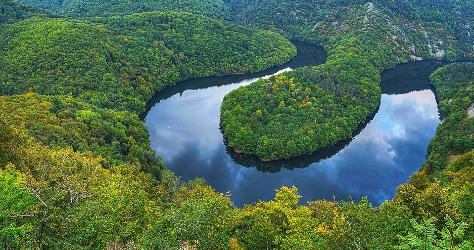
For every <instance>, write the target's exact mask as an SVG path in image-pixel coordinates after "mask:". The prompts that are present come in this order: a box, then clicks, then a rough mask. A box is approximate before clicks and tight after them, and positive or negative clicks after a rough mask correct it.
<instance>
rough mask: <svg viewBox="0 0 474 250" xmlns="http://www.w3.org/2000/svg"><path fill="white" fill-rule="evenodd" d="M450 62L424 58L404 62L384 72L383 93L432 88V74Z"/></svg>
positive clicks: (381, 85)
mask: <svg viewBox="0 0 474 250" xmlns="http://www.w3.org/2000/svg"><path fill="white" fill-rule="evenodd" d="M446 64H448V62H446V61H440V60H423V61H416V62H409V63H403V64H399V65H397V66H395V67H394V68H392V69H388V70H385V71H384V72H383V73H382V82H381V84H380V87H381V89H382V94H404V93H408V92H411V91H419V90H426V89H432V88H433V87H432V85H431V83H430V75H431V73H433V72H434V71H435V70H436V69H437V68H439V67H440V66H443V65H446Z"/></svg>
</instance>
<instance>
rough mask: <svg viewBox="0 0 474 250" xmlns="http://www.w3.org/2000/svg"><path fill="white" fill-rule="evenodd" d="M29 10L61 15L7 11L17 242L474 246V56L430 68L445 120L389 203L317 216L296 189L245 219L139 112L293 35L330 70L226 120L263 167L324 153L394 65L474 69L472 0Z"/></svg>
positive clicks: (5, 158)
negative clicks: (181, 165) (175, 88)
mask: <svg viewBox="0 0 474 250" xmlns="http://www.w3.org/2000/svg"><path fill="white" fill-rule="evenodd" d="M18 2H20V3H26V4H31V5H34V6H36V7H41V8H45V9H47V10H48V11H46V10H41V9H38V8H35V7H32V6H29V5H28V6H27V5H23V4H20V3H15V2H13V1H11V0H2V1H1V2H0V11H1V12H0V34H1V36H0V65H2V67H0V94H1V96H0V109H1V110H2V111H1V112H0V142H1V143H0V211H1V212H0V248H3V249H25V248H45V249H49V248H53V249H54V248H59V249H62V248H64V249H78V248H85V249H89V248H93V249H97V248H114V249H143V248H150V249H177V248H194V247H195V248H198V249H216V248H217V249H244V248H245V249H268V248H277V249H355V248H357V249H422V248H423V249H426V248H429V249H446V248H448V249H470V248H472V247H473V246H474V242H473V241H474V234H473V232H474V197H473V194H474V184H473V183H474V179H473V178H474V172H473V162H474V149H473V146H474V145H473V136H472V135H473V134H474V122H473V121H474V106H473V102H474V96H473V85H474V76H473V74H472V73H473V72H474V64H472V63H455V64H451V65H448V66H444V67H442V68H440V69H438V70H437V71H436V72H435V73H433V74H432V75H431V81H432V83H433V86H434V88H435V91H436V94H437V96H438V100H439V108H440V111H441V113H442V116H443V118H444V120H443V123H442V124H441V125H440V126H439V128H438V130H437V134H436V136H435V138H434V139H433V141H432V142H431V144H430V146H429V149H428V152H429V155H428V156H427V161H426V163H425V164H424V165H423V166H422V168H421V169H420V171H419V172H417V173H416V174H414V175H413V176H412V177H411V179H410V180H409V182H408V183H406V184H402V185H400V186H399V187H398V189H397V194H396V196H395V197H394V198H393V199H392V200H391V201H387V202H385V203H383V204H382V205H381V206H380V207H373V206H372V205H371V204H369V203H368V201H367V200H366V199H363V200H361V201H360V202H357V201H341V202H336V201H325V200H319V201H312V202H309V203H308V204H304V205H302V204H299V203H300V202H299V199H300V196H299V194H298V189H297V188H296V187H282V188H281V189H279V190H277V191H276V194H275V198H274V199H273V200H271V201H266V202H265V201H260V202H257V203H255V204H249V205H247V206H245V207H244V208H236V207H235V206H234V205H233V203H232V201H231V199H230V197H229V195H227V194H226V195H224V194H220V193H217V192H215V191H214V190H213V189H212V188H211V187H209V186H208V185H207V184H206V183H205V180H200V179H197V180H195V181H191V182H182V181H181V180H180V179H179V178H178V177H176V176H175V175H174V174H173V173H170V172H169V171H166V170H165V169H164V166H163V165H162V162H161V160H160V159H159V158H158V157H157V156H155V154H154V152H153V151H152V150H151V148H150V145H149V140H148V133H147V131H146V129H145V127H144V126H143V124H142V123H141V121H140V119H139V115H140V114H141V113H142V112H144V110H145V104H146V102H147V101H148V100H150V98H151V97H152V95H153V94H154V93H156V92H158V91H160V90H162V89H163V88H164V87H165V86H168V85H172V84H175V83H177V82H178V81H181V80H185V79H189V78H196V77H205V76H212V75H226V74H236V73H244V72H254V71H260V70H263V69H266V68H269V67H272V66H274V65H280V64H282V63H284V62H286V61H288V60H289V59H290V58H291V57H293V56H294V55H295V53H296V50H295V47H294V46H292V45H291V43H290V42H289V41H288V40H286V39H284V38H283V37H282V35H283V36H285V37H287V38H292V39H298V40H303V41H307V42H311V43H315V44H320V45H322V46H324V47H325V49H326V50H327V52H328V60H327V62H326V63H325V64H323V65H319V66H315V67H307V68H303V69H296V70H294V71H292V72H289V73H285V74H282V75H277V76H274V77H272V78H269V79H267V80H259V81H257V82H256V83H254V84H251V85H250V86H248V87H245V88H240V89H237V90H236V91H234V92H232V93H230V94H229V95H228V96H226V98H225V100H224V103H223V106H222V117H221V118H222V120H221V122H222V124H221V125H222V129H223V133H224V136H225V137H226V138H227V142H228V144H229V145H230V146H232V147H235V148H238V149H241V150H243V151H244V152H247V153H252V154H257V155H258V156H260V157H261V158H263V159H265V158H267V159H279V158H289V157H292V156H294V155H300V154H307V153H311V152H312V151H314V150H315V149H316V148H318V147H324V146H325V145H330V144H332V143H334V142H336V141H338V140H341V139H344V138H348V137H351V136H352V133H353V131H354V130H355V129H356V127H358V126H359V125H360V124H364V123H365V120H366V118H367V117H368V116H370V115H371V114H372V113H373V112H374V111H375V110H376V108H377V107H378V104H379V102H380V86H379V83H380V73H381V72H382V71H383V70H384V69H386V68H389V67H391V66H394V65H395V64H398V63H402V62H406V61H410V60H418V59H420V58H438V59H439V58H442V59H447V60H455V59H463V58H472V57H473V54H474V53H473V50H474V46H473V45H474V42H473V37H472V36H471V33H472V34H474V30H473V29H474V20H473V18H474V15H473V10H474V6H473V2H472V1H458V0H443V1H426V0H415V1H387V0H374V1H371V2H368V1H362V0H358V1H345V0H344V1H322V0H313V1H304V0H296V1H274V0H267V1H257V0H227V1H211V0H209V1H206V0H205V1H202V0H199V1H166V0H155V1H151V0H150V1H122V0H118V1H90V0H64V1H62V0H61V1H59V0H22V1H18ZM49 11H52V12H49ZM150 11H153V12H150ZM157 11H158V12H157ZM163 11H164V12H163ZM188 12H192V13H194V14H191V13H188ZM79 17H81V19H74V18H79ZM239 24H240V25H243V26H238V25H239ZM273 32H277V33H280V35H279V34H277V33H273Z"/></svg>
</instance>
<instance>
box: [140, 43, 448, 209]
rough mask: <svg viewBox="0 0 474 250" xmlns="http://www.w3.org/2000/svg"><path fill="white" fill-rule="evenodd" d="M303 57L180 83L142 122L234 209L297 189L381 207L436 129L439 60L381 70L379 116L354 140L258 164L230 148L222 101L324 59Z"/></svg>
mask: <svg viewBox="0 0 474 250" xmlns="http://www.w3.org/2000/svg"><path fill="white" fill-rule="evenodd" d="M297 45H298V52H299V56H298V57H297V58H296V59H295V60H293V61H292V62H290V63H289V64H287V65H284V66H282V67H279V68H275V69H272V70H269V71H266V72H263V73H259V74H248V75H240V76H232V77H213V78H207V79H199V80H192V81H187V82H183V83H180V84H178V85H176V86H173V87H170V88H168V89H165V90H164V91H162V92H160V93H159V94H158V95H157V96H156V97H155V103H154V104H153V105H152V106H151V107H150V108H151V109H150V111H149V112H148V114H147V116H146V118H145V125H146V127H147V128H148V131H149V133H150V139H151V147H152V148H153V149H154V150H155V151H156V152H157V154H159V155H160V156H162V157H163V161H164V163H165V165H166V167H167V168H168V169H170V170H172V171H173V172H175V173H176V175H178V176H181V177H182V178H183V180H191V179H194V178H197V177H202V178H204V179H205V180H206V181H207V182H208V183H209V184H210V185H211V186H212V187H214V188H215V189H216V190H217V191H218V192H222V193H227V192H229V193H230V194H231V199H232V200H233V201H234V203H235V204H236V205H237V206H242V205H243V204H247V203H254V202H256V201H258V200H264V201H268V200H270V199H272V198H273V197H274V194H275V189H278V188H280V187H281V186H283V185H284V186H293V185H294V186H297V187H298V189H299V193H300V195H302V197H303V198H302V201H303V202H304V201H307V200H315V199H329V200H333V199H336V200H343V199H350V197H351V198H352V199H354V200H359V199H360V198H361V197H363V196H368V198H369V201H370V202H372V203H373V204H374V205H379V204H380V203H382V202H383V201H384V200H387V199H391V198H392V197H393V195H394V194H395V192H396V190H395V189H396V187H397V186H398V185H400V184H401V183H403V182H406V181H407V180H408V178H409V177H410V175H412V174H413V173H414V172H415V171H417V170H418V169H419V167H420V166H421V164H422V163H423V162H424V160H425V157H426V150H427V146H428V144H429V142H430V140H431V139H432V138H433V136H434V134H435V131H436V127H437V125H438V124H439V122H440V120H439V115H438V109H437V103H436V99H435V95H434V94H433V92H432V90H431V89H430V85H429V82H428V75H429V73H431V72H432V71H433V70H434V69H435V68H436V67H438V66H440V65H441V64H442V62H438V61H423V62H417V63H408V64H402V65H399V66H397V67H395V68H394V69H391V70H388V71H386V72H384V74H383V76H382V85H381V86H382V92H383V94H382V99H381V105H380V108H379V110H378V112H377V113H376V114H375V116H374V117H373V119H372V120H371V121H370V122H369V123H368V124H367V125H366V126H365V128H362V129H361V131H360V133H359V134H358V135H356V136H355V137H354V138H353V140H351V141H347V142H341V143H340V144H338V145H335V146H334V147H332V148H329V149H326V150H322V151H320V152H317V153H316V154H314V155H312V156H305V157H300V158H296V159H292V160H285V161H275V162H260V161H259V160H258V159H255V158H253V157H249V156H244V155H237V154H235V153H233V152H232V151H231V150H229V149H227V148H226V146H225V144H224V141H223V137H222V133H221V131H220V129H219V111H220V104H221V103H222V99H223V98H224V96H225V95H226V94H227V93H229V92H230V91H232V90H233V89H236V88H238V87H240V86H244V85H248V84H250V83H251V82H253V81H255V80H257V79H258V78H259V77H262V76H264V75H271V74H274V73H276V72H277V71H281V70H290V69H291V68H295V67H300V66H304V65H315V64H320V63H323V62H324V61H325V53H324V51H323V50H322V48H319V47H314V46H308V45H304V44H297Z"/></svg>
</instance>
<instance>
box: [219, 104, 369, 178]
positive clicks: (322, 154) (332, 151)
mask: <svg viewBox="0 0 474 250" xmlns="http://www.w3.org/2000/svg"><path fill="white" fill-rule="evenodd" d="M377 112H378V109H377V110H376V111H375V112H374V113H373V114H372V115H371V116H370V117H368V118H367V122H365V123H364V124H362V125H361V126H359V128H357V130H356V131H355V132H354V133H353V137H355V136H356V135H358V134H360V132H362V130H364V128H365V127H366V126H367V125H368V124H369V122H370V121H371V120H372V119H373V118H374V117H375V114H377ZM351 141H352V139H346V140H342V141H340V142H338V143H336V144H334V145H332V146H330V147H327V148H323V149H320V150H318V151H316V152H315V153H313V154H311V155H303V156H299V157H295V158H291V159H288V160H278V161H267V162H265V161H261V160H260V159H259V158H258V157H256V156H252V155H245V154H238V153H236V152H235V151H234V150H233V149H232V148H229V147H226V151H227V153H228V154H229V155H230V157H231V158H232V160H233V161H234V162H235V163H237V164H239V165H242V166H244V167H248V168H251V167H253V168H256V169H257V170H258V171H260V172H264V173H265V172H269V173H277V172H280V171H281V169H282V168H286V169H289V170H293V169H297V168H307V167H309V166H310V165H311V164H313V163H318V162H320V161H322V160H325V159H328V158H330V157H332V156H334V155H336V154H337V153H339V152H340V151H341V150H343V149H344V148H345V147H346V146H348V145H349V143H350V142H351ZM224 144H225V143H224Z"/></svg>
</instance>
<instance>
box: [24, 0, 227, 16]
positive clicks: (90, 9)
mask: <svg viewBox="0 0 474 250" xmlns="http://www.w3.org/2000/svg"><path fill="white" fill-rule="evenodd" d="M18 2H20V3H23V4H29V5H33V6H37V7H40V8H44V9H48V10H51V11H54V12H56V13H59V14H63V15H66V16H72V17H91V16H113V15H126V14H132V13H141V12H152V11H180V12H190V13H195V14H201V15H204V16H209V17H213V18H219V19H227V18H229V10H228V6H227V5H226V4H225V2H224V1H223V0H191V1H184V0H177V1H176V0H140V1H128V0H118V1H117V0H103V1H95V0H19V1H18Z"/></svg>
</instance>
